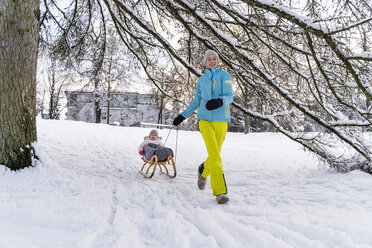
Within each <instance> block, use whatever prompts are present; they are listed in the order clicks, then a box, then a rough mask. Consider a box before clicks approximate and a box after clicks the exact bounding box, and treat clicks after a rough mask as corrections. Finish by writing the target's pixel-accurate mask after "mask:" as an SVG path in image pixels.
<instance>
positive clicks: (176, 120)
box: [173, 115, 185, 126]
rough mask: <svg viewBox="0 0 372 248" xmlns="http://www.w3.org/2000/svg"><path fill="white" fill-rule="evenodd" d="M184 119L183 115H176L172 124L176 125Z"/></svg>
mask: <svg viewBox="0 0 372 248" xmlns="http://www.w3.org/2000/svg"><path fill="white" fill-rule="evenodd" d="M184 119H185V117H183V115H178V116H177V117H176V119H174V121H173V125H175V126H178V125H179V124H181V122H183V120H184Z"/></svg>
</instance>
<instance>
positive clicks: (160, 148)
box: [138, 129, 173, 161]
mask: <svg viewBox="0 0 372 248" xmlns="http://www.w3.org/2000/svg"><path fill="white" fill-rule="evenodd" d="M138 153H139V154H140V155H142V156H144V157H145V158H146V159H147V160H150V159H151V157H152V156H153V155H156V156H157V157H158V161H165V160H166V159H167V158H168V156H169V155H171V156H172V157H173V151H172V149H170V148H168V147H164V144H163V143H162V142H161V138H160V137H159V136H158V131H157V130H155V129H153V130H151V131H150V134H149V136H146V137H145V138H144V140H143V142H142V143H141V144H140V145H139V147H138Z"/></svg>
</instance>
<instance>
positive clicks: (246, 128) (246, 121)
mask: <svg viewBox="0 0 372 248" xmlns="http://www.w3.org/2000/svg"><path fill="white" fill-rule="evenodd" d="M250 125H251V123H250V121H249V115H247V114H244V134H247V133H249V127H250Z"/></svg>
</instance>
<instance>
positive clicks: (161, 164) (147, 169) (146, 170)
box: [139, 155, 177, 178]
mask: <svg viewBox="0 0 372 248" xmlns="http://www.w3.org/2000/svg"><path fill="white" fill-rule="evenodd" d="M142 160H143V161H144V162H145V163H144V164H143V166H142V168H141V170H140V171H139V173H141V174H142V175H143V176H144V177H146V178H152V177H153V176H154V174H155V172H156V169H157V168H159V170H160V173H162V174H165V175H167V176H168V177H170V178H175V177H176V175H177V170H176V164H175V162H174V160H173V158H172V156H171V155H169V156H168V158H167V160H165V161H158V156H156V155H153V156H152V157H151V159H150V160H147V159H146V158H145V156H142Z"/></svg>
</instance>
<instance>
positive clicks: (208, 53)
mask: <svg viewBox="0 0 372 248" xmlns="http://www.w3.org/2000/svg"><path fill="white" fill-rule="evenodd" d="M211 54H214V55H216V57H217V60H218V62H219V61H220V57H219V56H218V53H217V52H216V51H214V50H207V51H205V54H204V59H203V63H204V66H205V65H206V64H207V58H208V56H209V55H211Z"/></svg>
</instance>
